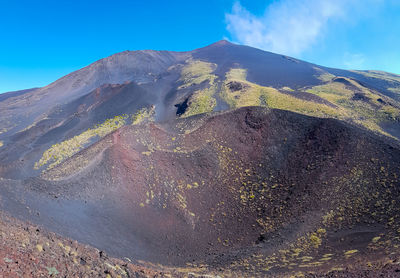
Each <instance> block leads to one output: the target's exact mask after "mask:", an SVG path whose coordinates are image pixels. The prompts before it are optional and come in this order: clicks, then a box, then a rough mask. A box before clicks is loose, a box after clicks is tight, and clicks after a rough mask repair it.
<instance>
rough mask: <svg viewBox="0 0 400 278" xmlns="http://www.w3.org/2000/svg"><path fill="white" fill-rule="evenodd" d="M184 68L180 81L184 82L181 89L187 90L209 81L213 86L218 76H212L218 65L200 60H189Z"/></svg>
mask: <svg viewBox="0 0 400 278" xmlns="http://www.w3.org/2000/svg"><path fill="white" fill-rule="evenodd" d="M186 63H187V64H186V65H185V66H184V67H183V69H182V72H181V78H180V80H181V81H182V82H183V85H181V86H180V87H179V88H180V89H183V88H187V87H190V86H193V85H196V84H201V83H203V82H204V81H208V82H209V83H210V84H211V85H212V84H213V83H214V80H215V78H216V76H215V75H214V74H212V72H213V71H214V70H215V68H216V65H215V64H212V63H208V62H204V61H200V60H188V61H187V62H186Z"/></svg>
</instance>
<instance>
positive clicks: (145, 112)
mask: <svg viewBox="0 0 400 278" xmlns="http://www.w3.org/2000/svg"><path fill="white" fill-rule="evenodd" d="M154 113H155V106H154V105H152V106H151V107H150V108H142V109H140V110H139V111H138V112H136V113H135V114H133V115H132V125H137V124H140V123H142V122H144V121H145V120H152V119H153V117H154Z"/></svg>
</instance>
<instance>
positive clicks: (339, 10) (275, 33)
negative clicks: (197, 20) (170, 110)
mask: <svg viewBox="0 0 400 278" xmlns="http://www.w3.org/2000/svg"><path fill="white" fill-rule="evenodd" d="M382 1H383V0H281V1H274V2H273V3H272V4H270V5H268V6H267V8H266V10H265V12H264V15H262V16H255V15H253V14H252V13H250V12H249V11H248V10H246V8H244V7H243V6H242V5H241V4H240V3H239V2H236V3H235V4H234V6H233V8H232V12H231V13H229V14H226V22H227V30H228V31H229V32H230V34H231V36H232V39H233V40H234V41H237V42H239V43H242V44H246V45H250V46H254V47H258V48H261V49H264V50H269V51H272V52H277V53H281V54H286V55H295V56H299V55H300V54H301V53H302V52H304V51H306V50H308V49H309V48H310V47H311V46H312V45H313V44H315V43H316V41H317V40H318V39H320V37H321V35H322V34H323V31H324V30H325V28H326V27H327V25H328V24H329V22H332V21H335V20H346V19H351V18H352V17H353V16H354V15H355V11H359V10H360V9H358V8H360V7H362V5H363V6H364V7H365V5H367V6H368V5H369V4H371V3H380V2H382Z"/></svg>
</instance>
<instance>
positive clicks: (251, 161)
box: [2, 107, 400, 277]
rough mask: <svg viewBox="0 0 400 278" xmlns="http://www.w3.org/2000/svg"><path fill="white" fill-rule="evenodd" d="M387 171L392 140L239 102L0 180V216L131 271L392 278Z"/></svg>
mask: <svg viewBox="0 0 400 278" xmlns="http://www.w3.org/2000/svg"><path fill="white" fill-rule="evenodd" d="M399 175H400V150H399V146H398V143H397V141H396V140H393V139H389V138H386V137H384V136H377V135H374V134H372V133H369V132H367V131H364V130H362V129H358V128H354V127H353V126H351V125H348V124H345V123H342V122H340V121H337V120H332V119H319V118H312V117H307V116H302V115H299V114H296V113H291V112H287V111H281V110H267V109H265V108H256V107H253V108H242V109H238V110H235V111H232V112H225V113H220V114H216V115H200V116H195V117H191V118H186V119H181V120H178V121H172V122H166V123H154V122H147V123H142V124H139V125H136V126H125V127H122V128H120V129H119V130H117V131H115V132H114V133H112V134H110V135H108V136H106V137H105V138H104V139H102V140H100V141H99V142H98V143H96V144H94V145H93V146H91V147H89V148H87V149H85V150H83V151H82V152H79V153H78V154H76V155H74V156H73V157H71V158H70V159H68V160H66V161H65V162H63V163H61V164H60V165H58V166H56V167H55V168H52V169H51V170H48V171H46V172H44V173H43V174H42V176H41V178H35V179H30V180H27V181H23V182H16V181H11V180H3V182H2V184H3V188H2V196H3V200H2V207H3V209H4V210H8V211H10V212H12V213H13V214H19V215H20V217H22V218H23V219H28V220H32V221H35V222H36V223H40V224H42V225H44V226H46V227H48V228H50V229H51V230H54V231H56V232H57V233H59V234H61V235H64V236H67V237H71V238H74V239H77V240H78V241H80V242H84V243H87V244H90V245H92V246H95V247H97V248H98V249H100V250H106V252H107V253H108V254H110V256H115V257H120V258H129V259H130V260H131V261H132V262H134V263H139V262H142V261H146V262H150V263H153V264H161V265H163V266H164V267H172V268H176V269H179V268H185V269H186V268H190V269H193V272H194V273H203V274H204V273H218V274H219V275H222V276H234V277H235V276H246V275H247V276H273V277H275V276H290V275H300V274H307V273H315V275H320V276H321V275H325V274H327V273H330V272H332V271H334V272H333V273H334V274H332V275H341V274H343V275H347V274H349V275H350V274H351V273H355V274H354V275H356V274H359V273H360V272H359V271H363V273H364V272H365V273H367V274H368V273H370V274H371V273H376V271H377V269H379V271H380V269H381V268H384V269H385V271H387V273H388V274H389V273H393V275H395V273H396V271H397V270H398V268H397V267H396V263H397V260H398V255H399V251H398V247H399V246H400V245H399V244H400V240H399V233H400V222H399V220H398V217H399V211H398V210H399V207H400V206H399V204H398V202H399V201H400V198H399V193H400V192H399V191H400V189H399V180H398V176H399ZM195 270H196V271H197V272H196V271H195ZM239 274H240V275H239ZM309 275H311V274H309ZM371 275H373V274H371ZM333 277H335V276H333ZM339 277H340V276H339Z"/></svg>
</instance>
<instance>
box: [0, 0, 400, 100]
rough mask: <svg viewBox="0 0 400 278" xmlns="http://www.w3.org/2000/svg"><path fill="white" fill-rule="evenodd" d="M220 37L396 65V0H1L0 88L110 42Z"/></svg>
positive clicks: (124, 44)
mask: <svg viewBox="0 0 400 278" xmlns="http://www.w3.org/2000/svg"><path fill="white" fill-rule="evenodd" d="M224 38H226V39H229V40H231V41H233V42H237V43H242V44H248V45H251V46H255V47H258V48H262V49H264V50H269V51H272V52H277V53H282V54H286V55H290V56H293V57H296V58H300V59H303V60H306V61H310V62H314V63H317V64H320V65H324V66H331V67H338V68H348V69H353V68H354V69H377V70H385V71H389V72H394V73H398V74H400V51H399V49H400V47H399V45H400V1H396V0H386V1H385V0H325V1H320V0H280V1H261V0H242V1H234V0H213V1H189V0H186V1H173V0H171V1H165V0H164V1H162V0H160V1H150V0H148V1H122V0H113V1H101V0H98V1H88V0H87V1H86V0H80V1H63V0H57V1H54V0H51V1H50V0H36V1H18V0H0V92H6V91H12V90H19V89H25V88H31V87H38V86H45V85H47V84H49V83H50V82H52V81H55V80H56V79H57V78H59V77H62V76H63V75H65V74H68V73H69V72H71V71H74V70H77V69H79V68H81V67H84V66H86V65H88V64H90V63H91V62H94V61H96V60H98V59H101V58H103V57H106V56H109V55H111V54H114V53H116V52H119V51H124V50H137V49H157V50H176V51H183V50H191V49H194V48H198V47H202V46H205V45H208V44H211V43H213V42H215V41H218V40H220V39H224Z"/></svg>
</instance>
